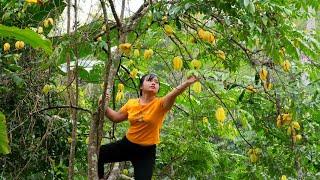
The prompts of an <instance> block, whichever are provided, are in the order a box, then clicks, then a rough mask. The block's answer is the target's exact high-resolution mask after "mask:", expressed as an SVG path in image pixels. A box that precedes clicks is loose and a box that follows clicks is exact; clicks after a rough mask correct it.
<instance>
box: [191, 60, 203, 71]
mask: <svg viewBox="0 0 320 180" xmlns="http://www.w3.org/2000/svg"><path fill="white" fill-rule="evenodd" d="M191 66H192V67H193V68H194V69H200V67H201V61H199V60H197V59H193V60H192V61H191Z"/></svg>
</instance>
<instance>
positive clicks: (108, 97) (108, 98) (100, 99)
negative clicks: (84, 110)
mask: <svg viewBox="0 0 320 180" xmlns="http://www.w3.org/2000/svg"><path fill="white" fill-rule="evenodd" d="M109 100H110V95H109V94H108V93H106V102H109ZM98 102H99V105H101V104H102V95H100V97H99V101H98Z"/></svg>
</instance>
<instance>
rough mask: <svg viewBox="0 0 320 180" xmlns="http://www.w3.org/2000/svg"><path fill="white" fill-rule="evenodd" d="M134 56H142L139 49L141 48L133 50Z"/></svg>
mask: <svg viewBox="0 0 320 180" xmlns="http://www.w3.org/2000/svg"><path fill="white" fill-rule="evenodd" d="M133 56H134V57H139V56H140V51H139V49H135V50H134V51H133Z"/></svg>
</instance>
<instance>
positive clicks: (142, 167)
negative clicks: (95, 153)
mask: <svg viewBox="0 0 320 180" xmlns="http://www.w3.org/2000/svg"><path fill="white" fill-rule="evenodd" d="M155 159H156V145H151V146H141V145H139V144H135V143H132V142H130V141H129V140H128V139H127V138H126V137H124V138H123V139H121V140H119V141H116V142H114V143H110V144H106V145H102V146H101V147H100V153H99V160H98V174H99V178H103V175H104V167H103V166H104V164H105V163H111V162H121V161H131V163H132V165H133V168H134V178H135V180H151V177H152V171H153V168H154V164H155Z"/></svg>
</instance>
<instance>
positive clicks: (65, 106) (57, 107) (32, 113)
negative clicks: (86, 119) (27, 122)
mask: <svg viewBox="0 0 320 180" xmlns="http://www.w3.org/2000/svg"><path fill="white" fill-rule="evenodd" d="M66 108H71V109H77V110H81V111H85V112H87V113H90V114H92V112H91V111H90V110H89V109H84V108H82V107H77V106H73V105H69V106H68V105H62V106H54V107H47V108H44V109H40V110H38V111H34V112H30V113H29V115H30V116H33V115H34V114H36V113H41V112H42V111H47V110H51V109H66Z"/></svg>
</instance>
